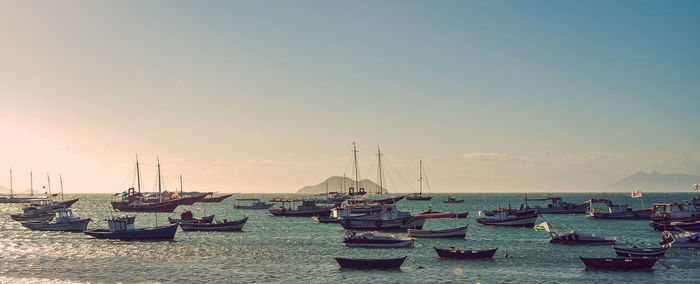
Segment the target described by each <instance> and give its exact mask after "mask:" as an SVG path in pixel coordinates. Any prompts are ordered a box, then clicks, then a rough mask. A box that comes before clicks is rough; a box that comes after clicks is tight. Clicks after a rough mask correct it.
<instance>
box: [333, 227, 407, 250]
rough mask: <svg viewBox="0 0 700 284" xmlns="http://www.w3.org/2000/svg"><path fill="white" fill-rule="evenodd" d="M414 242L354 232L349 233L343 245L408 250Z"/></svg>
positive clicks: (383, 235) (370, 233)
mask: <svg viewBox="0 0 700 284" xmlns="http://www.w3.org/2000/svg"><path fill="white" fill-rule="evenodd" d="M414 241H415V240H414V239H412V238H404V237H397V236H394V235H389V234H380V233H378V232H366V233H358V232H354V231H350V232H347V236H346V237H345V238H344V239H343V243H344V244H345V246H347V247H365V248H406V247H412V246H413V242H414Z"/></svg>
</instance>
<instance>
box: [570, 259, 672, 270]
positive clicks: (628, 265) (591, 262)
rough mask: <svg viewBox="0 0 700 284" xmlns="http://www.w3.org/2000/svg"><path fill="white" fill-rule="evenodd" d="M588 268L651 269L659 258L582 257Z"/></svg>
mask: <svg viewBox="0 0 700 284" xmlns="http://www.w3.org/2000/svg"><path fill="white" fill-rule="evenodd" d="M579 258H580V259H581V261H582V262H583V264H585V265H586V267H592V268H607V269H651V268H652V267H653V266H654V264H655V263H656V260H658V258H655V257H654V258H586V257H580V256H579Z"/></svg>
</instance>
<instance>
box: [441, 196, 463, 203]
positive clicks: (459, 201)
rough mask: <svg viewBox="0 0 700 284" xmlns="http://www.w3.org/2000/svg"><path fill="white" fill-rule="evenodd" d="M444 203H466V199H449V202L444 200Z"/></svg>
mask: <svg viewBox="0 0 700 284" xmlns="http://www.w3.org/2000/svg"><path fill="white" fill-rule="evenodd" d="M442 203H464V199H457V198H454V197H448V198H447V200H443V201H442Z"/></svg>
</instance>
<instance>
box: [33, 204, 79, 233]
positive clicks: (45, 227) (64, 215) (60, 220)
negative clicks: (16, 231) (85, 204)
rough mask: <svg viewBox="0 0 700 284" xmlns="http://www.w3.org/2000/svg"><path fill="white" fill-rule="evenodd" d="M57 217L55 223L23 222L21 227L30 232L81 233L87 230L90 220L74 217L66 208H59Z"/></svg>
mask: <svg viewBox="0 0 700 284" xmlns="http://www.w3.org/2000/svg"><path fill="white" fill-rule="evenodd" d="M56 213H57V214H58V216H57V217H56V221H55V222H51V221H24V222H22V223H21V224H22V226H24V227H27V228H29V229H32V230H39V231H68V232H82V231H85V229H87V226H88V223H90V218H87V219H81V218H80V217H74V216H73V211H71V210H70V209H66V208H60V209H58V210H56Z"/></svg>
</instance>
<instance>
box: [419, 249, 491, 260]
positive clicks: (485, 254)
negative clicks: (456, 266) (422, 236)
mask: <svg viewBox="0 0 700 284" xmlns="http://www.w3.org/2000/svg"><path fill="white" fill-rule="evenodd" d="M433 248H434V249H435V252H437V254H438V257H440V258H458V259H467V258H492V257H493V255H494V254H495V253H496V250H498V248H492V249H483V250H464V249H458V248H455V247H449V248H438V247H433Z"/></svg>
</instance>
